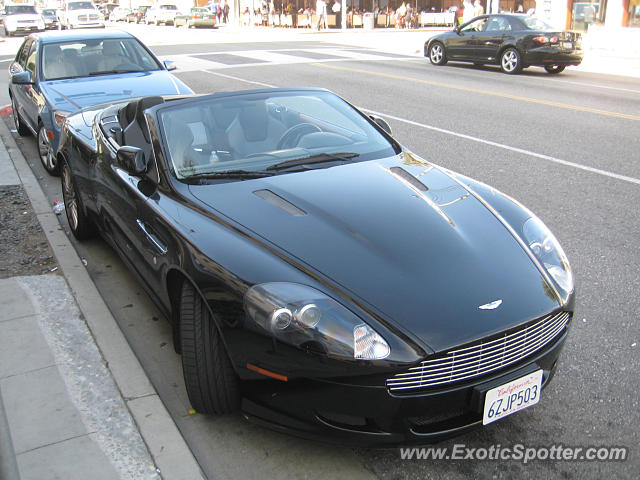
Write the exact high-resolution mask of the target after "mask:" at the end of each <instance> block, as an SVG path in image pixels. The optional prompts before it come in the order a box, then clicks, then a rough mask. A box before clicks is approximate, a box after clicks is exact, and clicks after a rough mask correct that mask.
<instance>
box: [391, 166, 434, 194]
mask: <svg viewBox="0 0 640 480" xmlns="http://www.w3.org/2000/svg"><path fill="white" fill-rule="evenodd" d="M389 170H390V171H391V173H393V174H394V175H395V176H396V177H398V178H400V179H401V180H404V181H405V182H406V183H408V184H409V185H411V186H412V187H413V188H415V189H416V190H418V191H420V192H426V191H428V190H429V187H427V186H426V185H425V184H424V183H422V182H421V181H420V180H418V179H417V178H416V177H414V176H413V175H411V174H410V173H409V172H407V171H406V170H405V169H404V168H401V167H391V168H390V169H389Z"/></svg>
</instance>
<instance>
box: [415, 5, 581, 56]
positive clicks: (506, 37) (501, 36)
mask: <svg viewBox="0 0 640 480" xmlns="http://www.w3.org/2000/svg"><path fill="white" fill-rule="evenodd" d="M523 17H524V16H523V15H518V14H492V15H481V16H479V17H476V18H474V19H472V20H471V21H469V22H467V23H465V24H463V25H460V26H457V27H455V28H454V29H453V30H452V31H449V32H446V33H441V34H438V35H434V36H433V37H431V38H430V39H429V40H427V41H426V42H425V44H424V56H425V57H427V58H428V57H429V47H430V46H431V45H433V44H434V43H436V42H437V43H440V44H442V45H444V49H445V53H446V56H447V59H448V60H450V61H456V62H458V61H459V62H473V63H476V64H493V65H499V64H500V58H501V55H502V53H503V52H504V51H505V50H506V49H507V48H510V47H513V48H516V49H517V50H518V52H519V54H520V56H521V60H522V65H523V67H524V68H526V67H529V66H550V65H557V66H569V65H580V63H581V62H582V59H583V56H584V55H583V51H582V46H581V43H582V39H581V35H580V34H579V33H575V32H568V31H558V32H548V31H542V30H532V29H529V28H527V26H526V25H525V24H524V22H523ZM478 19H487V20H490V19H501V21H503V22H506V23H505V24H506V25H508V26H509V30H497V31H490V30H485V31H464V29H465V27H466V26H468V25H469V24H471V23H473V22H474V21H477V20H478ZM540 35H549V36H556V37H557V38H558V41H557V42H555V43H553V44H546V45H541V44H540V43H536V42H534V41H533V38H535V37H538V36H540ZM563 41H566V42H571V43H572V44H573V45H574V48H572V49H565V48H562V42H563Z"/></svg>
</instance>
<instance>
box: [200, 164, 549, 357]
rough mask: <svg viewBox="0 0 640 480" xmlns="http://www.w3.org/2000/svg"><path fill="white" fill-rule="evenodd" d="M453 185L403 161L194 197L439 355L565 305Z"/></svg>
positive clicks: (484, 211)
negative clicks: (317, 274)
mask: <svg viewBox="0 0 640 480" xmlns="http://www.w3.org/2000/svg"><path fill="white" fill-rule="evenodd" d="M452 175H453V174H449V173H447V172H445V171H444V170H442V169H440V168H437V167H435V166H433V165H431V164H428V163H426V162H424V161H422V160H420V159H418V158H417V157H415V156H413V155H411V154H407V153H403V154H401V155H399V156H397V157H392V158H389V159H385V160H376V161H368V162H360V163H355V164H348V165H342V166H338V167H333V168H328V169H320V170H312V171H307V172H300V173H293V174H286V175H280V176H275V177H268V178H264V179H256V180H247V181H241V182H233V183H228V184H221V185H220V184H218V185H208V186H201V185H198V186H195V185H192V186H190V189H191V191H192V193H193V194H194V195H195V196H196V198H198V199H199V200H201V201H202V202H204V203H206V204H208V205H209V206H210V207H212V208H214V209H215V210H217V211H219V212H221V213H222V214H224V215H226V216H228V217H230V218H232V219H233V220H235V221H236V222H238V223H240V224H242V225H243V226H244V227H245V228H247V229H250V230H251V231H253V232H254V233H255V235H256V236H257V238H258V239H260V237H261V238H262V239H263V241H264V240H266V241H268V242H271V243H273V244H275V245H276V246H277V247H279V248H281V249H283V250H284V251H286V252H287V253H288V254H289V255H291V256H292V257H294V258H295V259H297V261H298V262H302V263H303V264H306V265H303V268H308V267H311V268H312V269H313V270H315V271H317V272H320V273H321V274H322V275H324V276H325V277H328V279H330V281H331V282H334V283H335V285H336V287H337V288H338V289H339V290H342V291H343V292H344V291H345V290H346V292H345V296H346V297H348V298H353V299H354V300H355V301H356V302H360V303H361V304H362V305H363V306H364V307H365V308H368V309H369V310H374V311H377V313H378V314H379V315H380V316H381V317H382V318H384V319H386V322H387V323H388V324H389V323H390V324H391V325H392V326H395V327H396V328H397V329H399V330H401V331H402V332H404V333H405V334H408V335H410V336H412V337H413V338H414V339H415V340H416V341H417V342H419V343H420V344H421V345H423V346H426V347H428V348H431V349H432V350H433V351H436V352H439V351H444V350H447V349H449V348H451V347H454V346H459V345H462V344H465V343H467V342H471V341H474V340H477V339H480V338H484V337H486V336H488V335H491V334H494V333H497V332H500V331H503V330H504V329H506V328H510V327H513V326H516V325H518V324H521V323H523V322H526V321H529V320H532V319H534V318H537V317H539V316H541V315H543V314H545V313H548V312H549V311H551V310H553V309H555V308H558V306H559V304H558V302H557V300H556V298H555V296H554V295H553V293H552V291H551V289H550V288H549V287H548V286H547V284H546V282H545V280H544V278H543V276H542V274H541V273H540V271H539V270H538V268H537V267H536V265H535V264H534V263H533V261H532V260H531V259H530V258H529V256H528V255H527V253H526V252H525V250H524V249H523V247H522V246H521V244H520V243H519V242H518V241H517V240H516V238H514V236H513V235H512V234H511V233H510V231H509V230H508V229H507V228H506V227H505V225H504V224H503V223H502V222H501V221H500V220H499V219H498V218H497V217H496V216H495V215H494V214H493V213H492V212H491V211H490V210H489V209H488V208H487V207H486V206H485V204H484V203H483V202H482V201H480V200H479V199H478V198H477V197H475V196H474V195H473V194H472V193H471V192H469V191H468V190H467V189H466V188H465V187H463V186H462V185H461V184H459V183H458V182H456V181H455V180H454V178H453V177H452ZM518 228H519V227H518ZM497 300H502V303H501V304H500V306H499V307H498V308H496V309H493V310H491V309H481V308H480V307H481V306H486V305H487V304H490V303H492V302H495V301H497Z"/></svg>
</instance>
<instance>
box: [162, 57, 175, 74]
mask: <svg viewBox="0 0 640 480" xmlns="http://www.w3.org/2000/svg"><path fill="white" fill-rule="evenodd" d="M163 63H164V68H166V69H167V70H169V71H171V70H175V69H176V68H177V67H176V62H174V61H173V60H165V61H164V62H163Z"/></svg>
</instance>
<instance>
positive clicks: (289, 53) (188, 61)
mask: <svg viewBox="0 0 640 480" xmlns="http://www.w3.org/2000/svg"><path fill="white" fill-rule="evenodd" d="M160 58H161V60H173V61H174V62H176V66H177V67H178V69H179V71H180V72H189V71H197V70H221V69H227V68H242V67H262V66H273V65H288V64H297V63H318V62H344V61H389V60H395V61H398V60H399V61H403V60H412V59H415V57H411V56H401V55H393V54H384V53H378V52H373V51H372V52H371V53H367V52H366V50H363V49H354V48H287V49H266V50H238V51H216V52H200V53H192V54H188V55H186V54H179V55H162V56H161V57H160Z"/></svg>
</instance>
